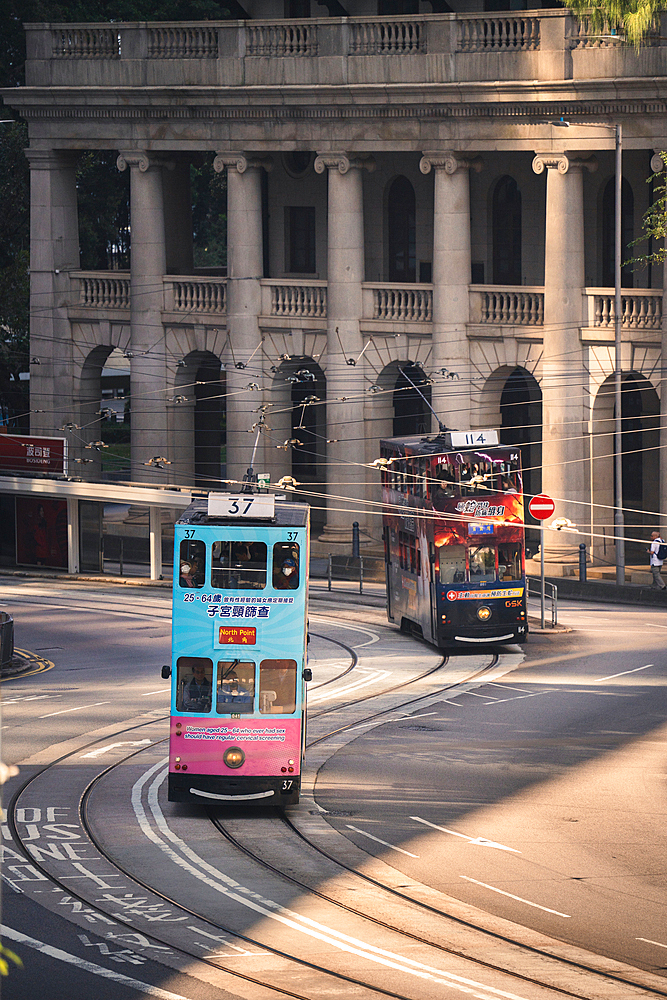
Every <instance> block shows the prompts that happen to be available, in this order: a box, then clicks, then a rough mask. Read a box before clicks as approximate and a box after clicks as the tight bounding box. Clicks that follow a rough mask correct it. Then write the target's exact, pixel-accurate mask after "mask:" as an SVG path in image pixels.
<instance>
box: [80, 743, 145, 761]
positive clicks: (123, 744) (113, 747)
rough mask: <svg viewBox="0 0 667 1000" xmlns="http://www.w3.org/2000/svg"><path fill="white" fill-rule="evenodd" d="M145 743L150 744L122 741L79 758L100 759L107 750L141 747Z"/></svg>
mask: <svg viewBox="0 0 667 1000" xmlns="http://www.w3.org/2000/svg"><path fill="white" fill-rule="evenodd" d="M147 743H150V740H124V741H123V742H122V743H107V745H106V746H105V747H98V748H97V750H91V751H90V753H82V754H81V757H82V758H83V759H85V758H86V757H101V756H102V754H103V753H106V752H107V750H115V748H116V747H142V746H145V745H146V744H147Z"/></svg>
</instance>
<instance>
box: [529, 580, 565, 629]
mask: <svg viewBox="0 0 667 1000" xmlns="http://www.w3.org/2000/svg"><path fill="white" fill-rule="evenodd" d="M526 589H527V594H526V596H527V597H535V598H537V600H538V601H539V600H541V598H542V582H541V580H540V579H539V578H538V577H526ZM544 600H545V604H546V603H547V602H548V603H549V604H550V605H551V627H552V628H555V627H556V625H558V587H557V585H556V584H555V583H551V582H550V581H549V580H545V581H544Z"/></svg>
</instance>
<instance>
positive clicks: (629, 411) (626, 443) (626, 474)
mask: <svg viewBox="0 0 667 1000" xmlns="http://www.w3.org/2000/svg"><path fill="white" fill-rule="evenodd" d="M614 390H615V386H614V377H613V376H610V377H609V378H608V379H607V380H606V381H605V382H604V383H603V385H602V386H601V387H600V390H599V391H598V394H597V397H596V400H595V406H594V409H593V427H594V444H593V451H594V468H593V503H594V507H593V511H594V523H595V531H596V533H597V534H598V535H599V536H601V537H599V538H598V539H597V540H596V541H595V542H594V546H595V551H596V553H597V555H598V557H599V558H600V560H601V561H603V562H607V563H610V564H611V563H613V562H614V560H615V554H614V547H613V542H612V538H613V535H614V498H615V495H616V471H615V461H614V454H615V452H614V421H615V414H616V407H615V391H614ZM659 427H660V401H659V398H658V394H657V392H656V391H655V389H654V388H653V386H652V385H651V383H650V382H649V381H648V379H646V378H645V377H644V376H643V375H639V374H638V373H636V372H628V373H627V374H624V375H623V379H622V383H621V435H622V449H623V455H622V461H621V465H622V475H623V483H622V486H623V512H624V520H625V536H626V544H625V559H626V563H627V564H628V565H638V564H639V565H644V564H646V552H645V549H646V540H647V539H648V538H649V535H650V532H651V531H652V529H653V528H654V527H655V528H657V527H659V524H658V523H657V522H658V518H657V517H656V512H657V511H658V509H659V508H658V503H659V465H660V458H659V454H660V452H659V444H660V430H659Z"/></svg>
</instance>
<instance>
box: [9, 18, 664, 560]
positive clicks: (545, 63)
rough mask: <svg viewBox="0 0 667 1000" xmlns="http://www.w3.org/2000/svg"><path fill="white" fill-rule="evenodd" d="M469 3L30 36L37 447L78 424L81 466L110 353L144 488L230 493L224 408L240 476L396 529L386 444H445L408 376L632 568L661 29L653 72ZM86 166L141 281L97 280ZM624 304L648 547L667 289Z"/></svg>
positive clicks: (597, 42)
mask: <svg viewBox="0 0 667 1000" xmlns="http://www.w3.org/2000/svg"><path fill="white" fill-rule="evenodd" d="M489 6H494V8H495V6H496V5H493V4H489ZM453 7H454V9H453V11H452V12H446V13H443V12H440V13H434V12H433V9H434V8H436V9H439V10H440V11H443V10H448V5H447V4H445V3H441V4H436V3H434V4H431V3H425V2H414V3H403V4H395V3H394V4H387V3H384V2H379V3H377V4H376V3H375V2H373V0H342V3H338V2H331V3H322V4H318V3H315V2H312V3H308V2H305V3H298V4H294V3H287V2H286V3H285V4H284V5H283V3H282V2H278V0H272V2H259V0H247V2H246V3H245V4H244V12H245V13H246V14H247V18H244V19H243V20H230V21H224V22H219V23H213V22H207V23H198V24H183V23H173V24H153V23H148V24H143V23H142V24H103V25H93V24H81V25H55V24H38V25H28V26H27V34H28V62H27V80H26V86H25V87H22V88H20V89H18V90H14V91H11V92H5V100H6V101H7V102H8V103H9V104H10V105H11V106H12V107H14V108H15V109H17V111H19V112H20V114H21V115H22V116H23V117H24V118H25V119H27V121H28V123H29V128H30V148H29V150H28V152H27V155H28V158H29V160H30V167H31V175H32V263H31V271H32V321H31V322H32V328H31V330H32V333H31V336H32V343H31V354H32V356H33V359H35V363H34V364H33V366H32V368H31V396H32V408H33V414H32V429H33V431H34V432H39V433H47V434H57V433H60V428H62V427H64V426H65V425H67V424H74V425H77V431H76V434H72V441H71V454H72V456H73V457H81V456H82V455H88V456H90V455H91V451H90V450H88V451H85V447H84V446H85V442H86V440H90V439H95V438H97V437H99V424H97V423H96V422H95V416H96V414H97V412H98V411H99V408H100V402H99V401H100V377H101V373H102V370H103V368H104V364H105V361H106V359H107V358H108V357H109V355H110V354H111V352H112V351H113V350H114V349H120V350H121V351H123V352H124V353H125V355H126V357H127V358H128V359H129V365H130V384H131V413H132V417H131V426H132V474H133V479H135V480H137V481H143V482H161V483H164V482H165V481H173V482H178V483H185V484H193V485H194V484H200V485H207V484H209V483H211V482H214V481H215V479H216V478H218V477H219V476H220V474H221V473H220V463H219V455H220V448H219V445H220V441H219V439H218V438H216V433H217V434H218V435H219V431H216V426H218V425H216V421H215V420H213V421H211V419H210V415H211V413H212V412H214V413H217V412H218V411H219V408H220V406H223V407H224V409H225V410H226V428H227V430H226V442H227V451H226V458H227V460H226V471H225V472H224V476H225V478H227V479H240V478H242V476H243V474H244V472H245V471H246V468H247V466H248V465H249V462H250V458H251V454H252V450H253V446H254V444H255V442H256V439H257V432H258V430H261V431H262V433H260V435H259V440H258V445H257V452H256V456H255V461H254V468H255V470H257V471H266V472H270V473H271V475H272V477H273V480H274V481H276V480H277V479H278V478H280V477H281V476H284V475H293V476H294V477H295V478H296V479H297V480H298V481H299V482H300V483H305V484H312V486H311V488H312V490H313V492H314V493H325V494H326V496H327V506H326V517H325V518H323V523H322V525H321V529H320V530H321V531H323V533H324V538H325V540H326V541H328V542H329V543H330V544H331V543H335V542H336V541H340V540H344V539H348V538H349V529H350V523H351V521H352V520H359V521H360V522H361V523H362V526H364V527H365V528H366V530H367V531H368V533H369V535H371V536H373V537H375V538H378V537H379V534H380V531H379V522H378V518H377V513H376V511H377V507H376V506H374V505H376V504H377V502H378V501H379V499H380V497H379V489H378V477H377V472H376V471H375V470H374V469H372V468H369V466H370V463H371V462H372V461H373V460H374V459H375V458H376V457H377V456H378V454H379V447H378V441H379V439H380V438H381V437H383V436H389V435H391V434H392V433H406V432H408V433H409V432H414V431H418V430H423V429H428V430H430V429H431V428H433V429H437V426H436V424H435V423H433V424H432V423H431V414H430V411H429V410H428V409H427V407H426V406H425V404H424V403H423V401H422V398H421V396H420V395H419V393H418V392H417V390H416V389H415V388H414V385H416V386H418V387H420V391H421V392H422V393H423V394H424V395H425V396H426V397H427V398H429V399H430V401H431V404H432V406H433V407H434V409H435V410H436V412H437V414H438V416H439V418H440V420H441V421H442V422H443V423H444V424H446V425H447V426H449V427H458V428H476V427H502V428H503V435H504V439H505V440H507V441H511V442H516V443H520V444H522V445H523V453H524V465H526V466H527V467H528V469H529V470H530V471H529V472H528V474H527V487H528V489H529V490H530V491H531V492H537V491H538V490H539V489H540V488H542V489H544V490H545V491H547V492H548V493H550V494H551V495H552V496H553V497H554V498H556V499H557V511H556V512H557V514H559V515H562V516H566V517H569V518H570V520H571V521H573V522H574V523H575V524H577V525H578V526H579V528H580V530H582V531H583V532H584V533H585V534H584V536H583V537H584V539H585V540H587V541H588V540H590V539H591V538H592V541H593V547H594V550H595V553H596V554H597V555H598V556H599V557H600V558H601V559H603V560H605V561H607V562H613V560H614V547H613V542H612V539H611V535H612V534H613V482H614V480H613V435H612V431H613V407H614V402H613V368H614V316H613V288H612V287H611V286H612V285H613V252H614V242H613V232H614V200H613V190H614V155H613V146H614V131H613V126H614V125H615V124H617V123H618V124H621V125H622V128H623V139H624V159H623V238H624V243H625V244H627V243H628V242H629V241H630V240H631V239H632V238H636V237H637V236H639V235H640V233H641V218H642V214H643V213H644V211H645V210H646V208H647V207H648V205H649V201H650V197H651V185H650V184H647V183H646V179H647V177H649V175H650V174H651V172H652V167H651V164H652V163H653V164H654V165H655V162H656V158H655V153H656V151H658V150H660V149H664V148H666V147H667V136H666V135H665V132H666V123H667V115H666V113H665V112H666V111H667V100H666V97H665V94H666V93H667V90H665V84H667V80H665V74H666V67H667V48H666V47H665V42H664V38H665V36H666V35H667V32H666V31H664V30H663V31H661V32H660V33H656V35H655V37H651V38H650V39H649V40H648V44H647V45H646V46H645V47H644V48H642V49H641V51H639V52H637V51H635V50H634V49H632V48H630V47H626V46H625V45H623V44H622V43H619V42H618V40H616V39H614V38H611V37H609V36H597V37H596V36H593V35H591V34H587V33H586V31H585V30H584V28H583V27H581V26H579V25H578V24H577V22H576V21H575V20H574V19H573V18H572V16H571V15H570V14H569V13H567V12H565V11H563V10H560V9H559V10H551V9H544V10H533V11H522V10H512V11H508V12H502V11H497V10H495V9H494V10H493V11H483V10H481V9H479V7H480V4H479V3H478V2H476V0H460V2H459V3H458V4H457V3H454V4H453ZM395 10H403V11H407V12H406V13H392V11H395ZM410 11H412V12H410ZM293 14H297V15H299V16H298V17H294V16H292V15H293ZM561 118H562V119H565V120H566V121H567V122H569V127H567V128H565V127H558V126H555V125H553V124H551V122H553V121H558V120H559V119H561ZM84 150H113V151H115V152H116V153H117V155H118V161H117V162H118V168H119V169H120V170H122V171H129V174H130V200H131V269H130V271H129V272H122V271H110V272H100V273H93V272H88V273H85V272H83V271H81V270H80V262H79V239H78V228H77V189H76V180H75V164H76V161H77V157H78V156H79V155H80V154H81V152H82V151H84ZM201 156H205V157H210V158H211V160H213V161H214V164H215V169H216V170H217V171H221V172H222V171H225V172H226V174H227V190H228V270H227V275H226V277H225V276H220V275H215V274H202V273H196V272H195V268H194V266H193V253H192V216H191V195H190V164H191V162H192V160H193V158H197V157H201ZM623 283H624V285H625V287H624V290H623V300H622V301H623V356H622V366H623V373H624V374H623V386H624V392H623V398H624V405H623V417H624V423H623V428H624V442H625V445H624V465H625V473H624V497H625V505H626V508H627V511H626V520H627V523H628V525H629V527H628V535H629V536H630V537H631V538H639V537H641V536H642V534H645V532H646V530H647V528H648V527H649V526H651V527H652V526H653V525H654V524H655V523H656V522H657V520H658V516H657V512H658V511H660V510H664V509H665V506H666V504H667V487H666V485H665V484H666V483H667V475H663V480H662V482H663V487H662V490H661V489H660V474H659V467H660V455H661V454H662V451H661V449H660V446H661V433H660V424H661V420H660V399H661V398H664V396H663V394H662V391H661V390H662V378H663V375H662V372H663V361H662V356H663V347H662V338H663V332H662V314H663V311H662V299H663V276H662V272H661V270H658V269H656V268H653V270H651V269H646V270H643V271H634V272H633V271H632V270H631V269H628V268H626V269H625V271H624V279H623ZM202 387H203V388H202ZM665 423H666V421H665V418H664V417H663V418H662V424H663V425H664V424H665ZM258 425H261V426H258ZM290 442H291V443H290ZM296 442H300V443H296ZM663 450H664V445H663ZM156 458H163V459H166V460H167V461H168V462H170V463H171V464H170V465H168V466H167V465H165V464H164V463H156V461H155V459H156ZM664 464H667V463H664ZM80 469H81V470H82V473H86V474H88V475H91V476H93V477H95V476H96V475H98V474H99V469H97V468H96V467H95V465H94V464H89V465H81V466H80ZM324 522H325V523H324ZM554 538H555V539H556V540H557V539H558V536H554ZM578 540H579V539H576V541H578ZM549 555H550V556H551V557H552V558H557V557H558V552H557V551H555V549H554V546H551V552H550V553H549ZM629 558H630V559H631V558H632V550H630V553H629Z"/></svg>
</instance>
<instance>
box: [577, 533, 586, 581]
mask: <svg viewBox="0 0 667 1000" xmlns="http://www.w3.org/2000/svg"><path fill="white" fill-rule="evenodd" d="M579 583H586V542H580V543H579Z"/></svg>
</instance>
